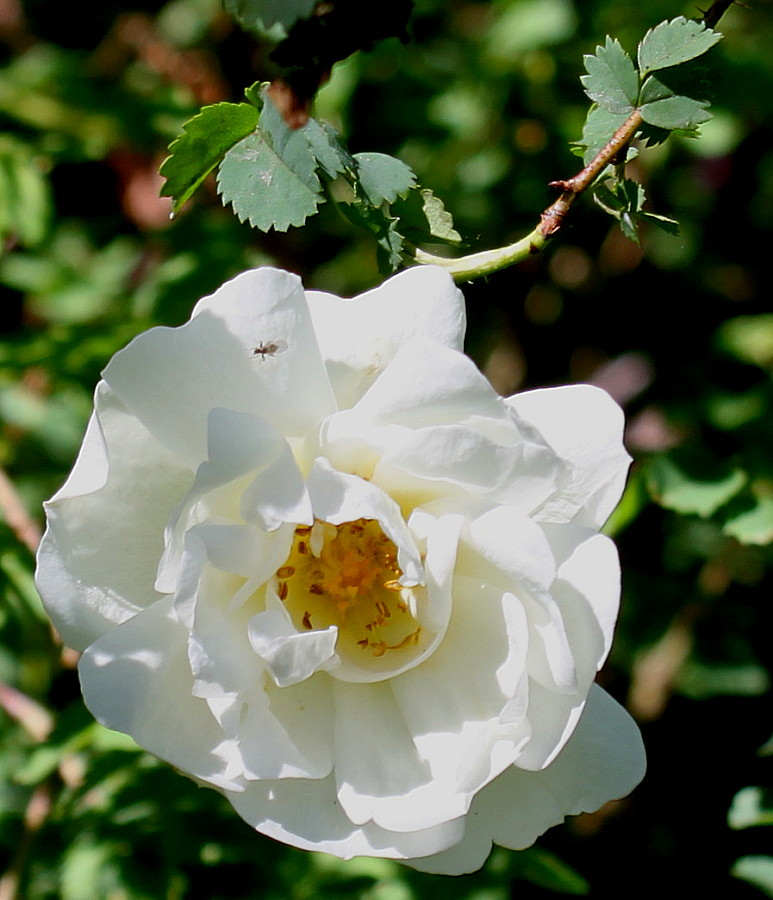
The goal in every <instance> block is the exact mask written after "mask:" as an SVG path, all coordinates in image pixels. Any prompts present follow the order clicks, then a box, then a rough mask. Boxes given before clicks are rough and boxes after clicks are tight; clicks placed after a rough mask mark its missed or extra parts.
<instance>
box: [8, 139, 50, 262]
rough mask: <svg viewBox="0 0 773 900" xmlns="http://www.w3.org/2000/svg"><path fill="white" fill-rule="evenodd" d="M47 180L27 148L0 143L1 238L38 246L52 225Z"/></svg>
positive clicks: (13, 143)
mask: <svg viewBox="0 0 773 900" xmlns="http://www.w3.org/2000/svg"><path fill="white" fill-rule="evenodd" d="M51 213H52V205H51V192H50V189H49V185H48V179H47V178H46V176H45V175H44V173H43V171H42V169H41V168H40V166H39V164H38V161H37V160H36V159H35V157H34V156H33V154H32V152H31V150H30V148H29V147H27V146H26V145H24V144H22V143H20V142H18V141H14V140H10V139H3V140H2V142H0V237H4V238H9V237H10V238H15V239H16V240H18V241H19V243H21V244H24V245H25V246H26V247H34V246H36V245H37V244H39V243H40V242H41V241H42V240H43V238H45V236H46V234H47V233H48V229H49V226H50V224H51Z"/></svg>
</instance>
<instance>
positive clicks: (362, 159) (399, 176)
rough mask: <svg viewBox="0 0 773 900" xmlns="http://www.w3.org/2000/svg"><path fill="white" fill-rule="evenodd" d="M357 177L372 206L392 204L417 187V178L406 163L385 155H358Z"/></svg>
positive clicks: (356, 156)
mask: <svg viewBox="0 0 773 900" xmlns="http://www.w3.org/2000/svg"><path fill="white" fill-rule="evenodd" d="M354 160H355V162H356V163H357V177H358V180H359V186H360V188H361V189H362V193H364V194H365V196H366V197H367V199H368V201H369V202H370V204H371V205H372V206H379V205H380V204H381V203H384V202H387V203H392V202H394V201H395V200H396V199H397V198H398V197H402V196H405V195H406V194H407V193H408V191H410V190H411V189H412V188H414V187H416V176H415V175H414V174H413V170H412V169H411V168H410V167H409V166H406V164H405V163H404V162H401V161H400V160H399V159H395V158H394V156H387V154H385V153H356V154H355V155H354Z"/></svg>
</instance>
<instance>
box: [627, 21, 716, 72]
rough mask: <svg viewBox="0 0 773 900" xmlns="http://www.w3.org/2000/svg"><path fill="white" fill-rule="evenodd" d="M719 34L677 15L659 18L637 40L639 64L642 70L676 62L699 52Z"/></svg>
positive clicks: (686, 59)
mask: <svg viewBox="0 0 773 900" xmlns="http://www.w3.org/2000/svg"><path fill="white" fill-rule="evenodd" d="M721 38H722V35H721V34H720V33H719V32H717V31H712V30H711V29H710V28H706V26H705V25H704V24H703V23H702V22H698V21H695V20H694V19H685V18H684V17H683V16H678V17H677V18H676V19H671V21H669V22H661V23H660V24H659V25H656V26H655V27H654V28H652V29H651V30H650V31H648V32H647V34H646V35H645V36H644V39H643V40H642V42H641V43H640V44H639V51H638V56H639V68H640V69H641V71H642V72H643V73H645V72H652V71H654V70H655V69H667V68H668V67H669V66H678V65H680V64H681V63H685V62H687V61H688V60H690V59H695V58H696V57H698V56H702V55H703V54H704V53H705V52H706V51H707V50H709V49H711V47H713V46H714V44H716V43H717V41H719V40H720V39H721Z"/></svg>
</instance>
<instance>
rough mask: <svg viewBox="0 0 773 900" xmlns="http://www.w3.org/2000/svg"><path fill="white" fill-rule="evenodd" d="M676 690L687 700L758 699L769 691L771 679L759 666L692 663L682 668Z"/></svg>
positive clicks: (689, 662) (713, 662)
mask: <svg viewBox="0 0 773 900" xmlns="http://www.w3.org/2000/svg"><path fill="white" fill-rule="evenodd" d="M676 688H677V689H678V691H679V693H681V694H683V695H684V696H685V697H691V698H692V699H694V700H707V699H708V698H709V697H722V696H736V697H759V696H761V695H762V694H766V693H767V692H768V690H769V689H770V676H769V675H768V672H767V670H766V669H765V668H764V667H763V666H761V665H760V664H759V663H755V662H748V663H735V664H732V663H718V662H717V661H716V660H712V661H711V662H710V663H700V662H697V661H696V660H694V659H690V660H688V661H687V663H686V664H685V665H684V666H683V667H682V669H681V670H680V672H679V675H678V677H677V680H676Z"/></svg>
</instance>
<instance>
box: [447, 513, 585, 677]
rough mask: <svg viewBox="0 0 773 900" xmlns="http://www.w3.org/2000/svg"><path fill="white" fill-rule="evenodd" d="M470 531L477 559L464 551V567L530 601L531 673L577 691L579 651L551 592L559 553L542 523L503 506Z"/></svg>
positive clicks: (527, 603) (474, 523)
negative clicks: (575, 650) (575, 651)
mask: <svg viewBox="0 0 773 900" xmlns="http://www.w3.org/2000/svg"><path fill="white" fill-rule="evenodd" d="M468 535H469V536H468V540H469V545H470V547H471V549H472V550H474V551H475V553H476V554H477V560H476V558H475V556H474V555H473V554H469V555H463V556H462V560H463V563H462V565H463V566H464V567H465V569H464V570H465V571H466V572H468V573H472V572H476V573H478V574H479V575H480V576H481V577H483V578H484V579H486V580H487V581H489V582H491V583H493V584H496V585H499V586H501V587H502V588H503V589H504V590H505V591H509V592H513V593H515V595H516V596H518V597H519V598H520V600H521V602H522V603H524V605H525V608H526V611H527V618H528V622H529V629H530V634H531V638H532V640H531V644H530V647H529V674H530V675H531V676H532V677H533V678H535V679H537V681H539V682H540V684H543V685H545V686H546V687H548V688H550V689H551V690H554V691H558V692H561V693H574V692H575V691H576V690H577V673H576V670H575V665H574V658H573V653H572V649H571V646H570V643H569V638H568V636H567V632H566V628H565V626H564V622H563V618H562V616H561V610H560V607H559V606H558V604H557V603H556V602H555V600H554V599H553V597H552V596H551V588H552V585H553V581H554V579H555V575H556V564H555V559H554V557H553V554H552V551H551V549H550V544H549V543H548V540H547V538H546V536H545V534H544V532H543V531H542V529H541V528H540V526H539V525H537V524H536V523H535V522H532V521H531V519H529V518H527V517H525V516H521V515H519V514H518V513H516V512H515V511H514V510H513V509H511V508H510V507H504V506H500V507H496V508H494V509H493V510H490V511H489V512H486V513H484V514H483V515H481V516H478V517H477V518H476V519H474V520H473V521H472V522H470V524H469V532H468Z"/></svg>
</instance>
